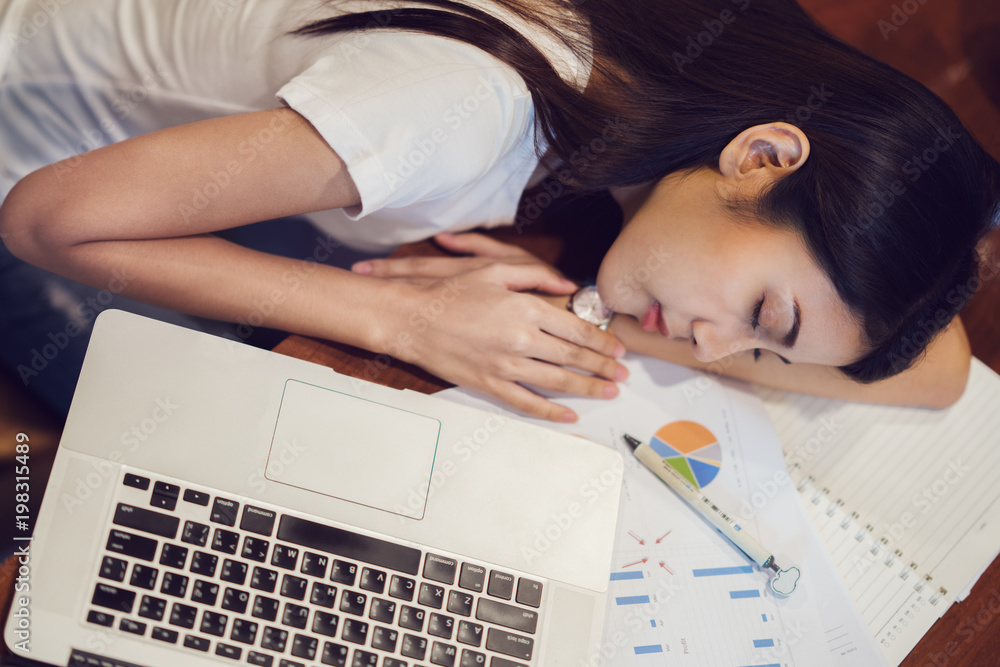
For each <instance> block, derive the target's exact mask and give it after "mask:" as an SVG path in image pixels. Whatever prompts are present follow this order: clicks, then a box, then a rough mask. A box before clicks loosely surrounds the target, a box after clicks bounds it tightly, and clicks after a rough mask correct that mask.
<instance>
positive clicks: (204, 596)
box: [191, 579, 219, 607]
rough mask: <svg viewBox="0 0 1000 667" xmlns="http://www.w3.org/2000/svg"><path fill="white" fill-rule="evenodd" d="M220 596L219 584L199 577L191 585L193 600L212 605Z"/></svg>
mask: <svg viewBox="0 0 1000 667" xmlns="http://www.w3.org/2000/svg"><path fill="white" fill-rule="evenodd" d="M218 597H219V584H216V583H213V582H211V581H205V580H203V579H198V580H197V581H195V582H194V586H192V587H191V602H200V603H201V604H204V605H208V606H210V607H211V606H212V605H214V604H215V601H216V599H218Z"/></svg>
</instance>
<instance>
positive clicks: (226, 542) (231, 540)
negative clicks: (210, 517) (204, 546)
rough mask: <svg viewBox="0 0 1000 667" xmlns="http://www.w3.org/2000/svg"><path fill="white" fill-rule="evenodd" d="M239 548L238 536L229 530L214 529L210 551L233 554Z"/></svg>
mask: <svg viewBox="0 0 1000 667" xmlns="http://www.w3.org/2000/svg"><path fill="white" fill-rule="evenodd" d="M239 546H240V534H239V533H234V532H233V531H231V530H225V529H223V528H216V529H215V534H214V535H213V536H212V549H213V550H214V551H221V552H222V553H227V554H235V553H236V549H237V548H238V547H239Z"/></svg>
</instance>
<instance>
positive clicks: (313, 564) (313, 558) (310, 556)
mask: <svg viewBox="0 0 1000 667" xmlns="http://www.w3.org/2000/svg"><path fill="white" fill-rule="evenodd" d="M329 564H330V559H329V557H327V556H323V555H321V554H314V553H313V552H311V551H307V552H305V554H303V555H302V574H308V575H309V576H310V577H318V578H320V579H323V578H324V577H326V568H327V566H328V565H329Z"/></svg>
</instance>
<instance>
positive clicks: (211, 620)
mask: <svg viewBox="0 0 1000 667" xmlns="http://www.w3.org/2000/svg"><path fill="white" fill-rule="evenodd" d="M227 623H229V617H228V616H226V615H225V614H220V613H218V612H215V611H206V612H205V613H204V614H202V616H201V627H200V629H201V631H202V632H204V633H205V634H207V635H215V636H216V637H222V636H223V635H225V634H226V624H227Z"/></svg>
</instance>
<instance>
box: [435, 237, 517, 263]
mask: <svg viewBox="0 0 1000 667" xmlns="http://www.w3.org/2000/svg"><path fill="white" fill-rule="evenodd" d="M434 240H435V241H436V242H437V244H438V245H440V246H441V247H442V248H444V249H445V250H450V251H451V252H454V253H459V254H463V255H477V256H479V257H492V258H494V259H509V258H513V257H530V258H532V259H535V257H534V255H532V254H531V253H529V252H528V251H527V250H525V249H523V248H520V247H518V246H516V245H511V244H509V243H504V242H502V241H497V240H496V239H494V238H491V237H489V236H486V235H485V234H477V233H476V232H466V233H464V234H450V233H444V234H438V235H437V236H435V237H434Z"/></svg>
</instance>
